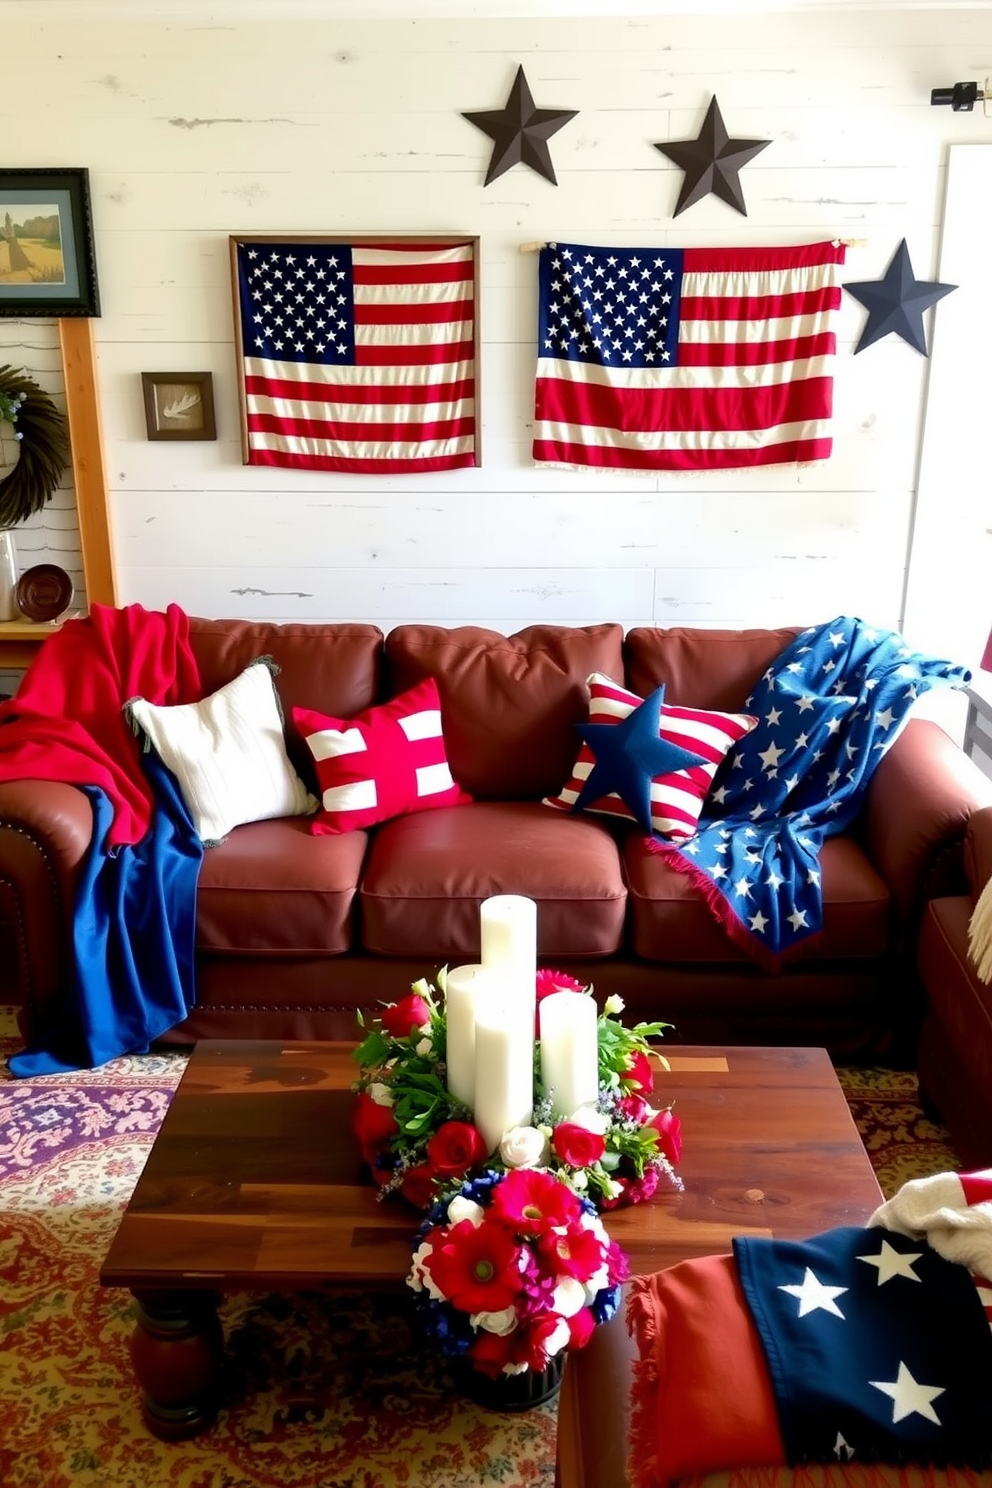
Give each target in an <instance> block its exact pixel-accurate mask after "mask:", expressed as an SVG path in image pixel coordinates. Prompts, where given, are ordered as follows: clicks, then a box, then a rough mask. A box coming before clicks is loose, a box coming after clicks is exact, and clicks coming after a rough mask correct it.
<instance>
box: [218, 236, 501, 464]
mask: <svg viewBox="0 0 992 1488" xmlns="http://www.w3.org/2000/svg"><path fill="white" fill-rule="evenodd" d="M230 250H231V278H232V289H233V295H234V324H235V341H236V355H237V370H238V388H239V394H240V405H241V443H242V454H243V458H244V463H245V464H246V465H266V466H282V467H285V468H288V469H294V470H335V471H345V472H350V473H353V474H360V475H377V474H382V475H397V474H417V473H423V472H434V471H440V470H457V469H461V468H464V467H466V466H473V465H479V464H480V463H481V460H480V453H479V421H478V399H479V389H478V375H479V374H478V369H479V313H478V307H479V239H478V238H477V237H470V236H465V235H462V236H445V235H443V234H431V235H425V234H419V235H417V236H413V237H411V236H409V235H402V234H376V235H371V236H370V235H368V234H350V235H349V234H343V235H337V234H334V235H330V234H293V233H278V232H273V233H259V234H252V235H250V236H232V237H231V238H230Z"/></svg>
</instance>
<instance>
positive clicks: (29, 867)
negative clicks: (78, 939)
mask: <svg viewBox="0 0 992 1488" xmlns="http://www.w3.org/2000/svg"><path fill="white" fill-rule="evenodd" d="M92 835H93V808H92V806H91V804H90V802H89V800H88V798H87V797H86V796H85V795H84V793H83V792H82V791H81V790H77V789H76V787H75V786H73V785H63V784H61V783H60V782H57V781H52V780H12V781H4V782H3V783H2V784H0V920H3V921H4V922H5V923H6V924H7V925H8V926H9V928H10V931H11V933H12V936H13V944H14V952H15V957H14V970H13V985H12V986H11V985H8V978H7V977H6V976H4V978H3V979H2V984H0V985H2V992H3V996H4V997H5V998H8V1000H9V999H10V998H13V1000H14V1001H15V1002H19V1003H20V1004H21V1005H22V1007H23V1009H24V1017H25V1018H26V1019H27V1021H28V1024H29V1025H30V1026H32V1027H33V1026H35V1025H36V1023H37V1020H39V1019H41V1018H43V1016H44V1010H45V1008H46V1006H49V1005H51V1003H52V1002H53V1001H54V1000H55V999H56V998H58V997H59V995H60V994H62V995H64V993H65V991H66V989H67V988H68V986H69V985H70V980H71V974H72V960H71V954H70V950H71V944H72V937H71V929H72V906H73V903H74V901H75V893H76V884H77V881H78V878H79V869H80V865H81V863H82V861H83V858H84V857H85V855H86V851H87V849H88V847H89V845H90V841H91V838H92Z"/></svg>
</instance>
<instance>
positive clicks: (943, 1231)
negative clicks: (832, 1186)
mask: <svg viewBox="0 0 992 1488" xmlns="http://www.w3.org/2000/svg"><path fill="white" fill-rule="evenodd" d="M868 1223H869V1225H882V1226H884V1228H885V1229H887V1230H898V1231H899V1233H900V1234H902V1235H907V1236H909V1238H910V1239H911V1240H926V1242H927V1244H928V1245H930V1246H931V1247H932V1248H933V1249H934V1250H935V1251H937V1253H938V1254H939V1255H942V1256H943V1257H944V1259H945V1260H948V1261H956V1262H957V1263H958V1264H959V1265H962V1266H967V1267H968V1270H969V1271H971V1272H972V1274H973V1275H974V1276H975V1277H976V1280H977V1279H979V1278H981V1279H982V1280H984V1282H985V1287H986V1288H987V1287H988V1286H989V1283H990V1281H992V1168H983V1169H981V1170H979V1171H978V1172H974V1173H938V1174H936V1175H935V1176H934V1177H933V1178H913V1179H911V1180H910V1182H909V1183H904V1184H903V1186H902V1188H901V1189H900V1190H899V1192H898V1193H897V1194H895V1195H894V1196H893V1197H892V1198H891V1199H887V1200H886V1202H885V1203H884V1204H881V1205H879V1207H878V1208H877V1209H876V1210H875V1212H874V1214H873V1215H872V1216H871V1218H870V1219H869V1221H868ZM979 1290H980V1291H981V1290H982V1287H981V1286H980V1287H979ZM983 1300H984V1299H983Z"/></svg>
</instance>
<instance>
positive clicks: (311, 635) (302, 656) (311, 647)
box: [189, 617, 383, 796]
mask: <svg viewBox="0 0 992 1488" xmlns="http://www.w3.org/2000/svg"><path fill="white" fill-rule="evenodd" d="M189 639H190V645H191V646H192V649H193V655H194V656H195V657H196V661H197V665H198V666H199V668H200V685H201V687H202V688H203V694H204V696H206V695H207V694H208V693H211V692H216V691H217V689H218V688H219V687H223V686H224V685H225V684H226V683H227V682H230V681H231V680H232V679H233V678H234V677H237V676H238V675H239V674H240V673H241V672H243V671H244V669H245V667H246V666H248V665H249V664H250V663H251V662H253V661H254V660H255V659H256V658H257V657H259V656H271V657H272V659H273V661H274V662H275V664H276V666H277V667H278V669H279V670H278V671H277V673H276V675H275V677H274V679H273V680H274V682H275V687H276V693H277V695H278V698H279V702H280V704H281V707H282V715H283V721H284V725H285V735H286V752H287V753H288V755H289V758H290V760H291V761H292V763H293V767H294V769H295V770H296V771H297V773H298V774H299V775H300V777H301V778H302V779H303V781H304V782H305V783H306V785H307V787H308V788H309V789H310V790H311V791H312V792H313V793H314V794H315V795H318V796H319V794H320V791H319V789H318V786H317V776H316V772H315V770H314V766H313V759H312V757H311V755H310V751H309V750H308V749H307V747H306V745H305V744H304V742H303V740H302V738H301V737H300V735H299V733H298V732H297V730H296V728H295V727H294V726H293V722H292V718H293V709H294V708H315V709H317V710H318V711H319V712H322V713H333V714H339V715H340V716H342V717H346V718H349V717H352V716H353V715H354V714H356V713H360V712H361V711H362V710H363V709H365V708H367V707H369V705H370V704H371V703H374V702H375V701H376V700H377V699H378V697H379V693H380V689H381V686H382V674H383V655H382V640H383V636H382V631H381V630H380V629H379V628H378V626H376V625H358V624H355V625H352V624H344V625H306V624H297V623H295V622H293V623H290V624H286V625H277V624H275V623H273V622H270V621H254V620H205V619H200V618H198V617H191V618H190V622H189Z"/></svg>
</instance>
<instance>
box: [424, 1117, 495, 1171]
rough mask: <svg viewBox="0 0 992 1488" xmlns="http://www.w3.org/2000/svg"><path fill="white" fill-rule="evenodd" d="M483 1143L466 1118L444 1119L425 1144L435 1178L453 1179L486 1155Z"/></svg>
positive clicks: (480, 1135)
mask: <svg viewBox="0 0 992 1488" xmlns="http://www.w3.org/2000/svg"><path fill="white" fill-rule="evenodd" d="M486 1150H487V1149H486V1143H485V1140H484V1138H483V1136H482V1134H481V1132H479V1131H477V1130H476V1128H475V1127H474V1126H470V1125H469V1123H468V1122H467V1121H446V1122H445V1123H444V1125H443V1126H439V1127H438V1129H437V1131H436V1132H435V1133H434V1135H433V1136H432V1137H431V1139H430V1141H429V1142H428V1143H427V1156H428V1158H429V1160H430V1165H431V1168H432V1170H433V1171H434V1173H436V1174H437V1176H438V1177H439V1178H456V1177H458V1175H459V1174H460V1173H467V1172H468V1170H469V1168H472V1167H474V1166H475V1164H476V1163H477V1162H481V1161H482V1159H483V1158H484V1157H485V1156H486Z"/></svg>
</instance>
